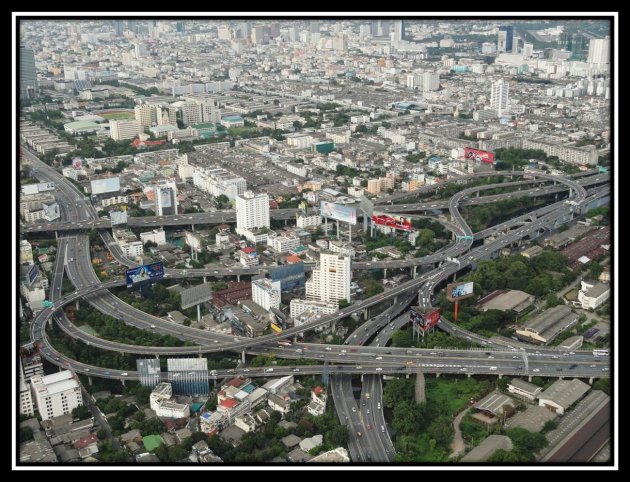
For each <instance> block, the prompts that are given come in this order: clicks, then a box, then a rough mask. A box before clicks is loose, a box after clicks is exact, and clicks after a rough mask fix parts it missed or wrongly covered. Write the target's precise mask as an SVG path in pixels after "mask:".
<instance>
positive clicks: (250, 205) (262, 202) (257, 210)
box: [236, 191, 271, 234]
mask: <svg viewBox="0 0 630 482" xmlns="http://www.w3.org/2000/svg"><path fill="white" fill-rule="evenodd" d="M270 226H271V224H270V223H269V196H268V195H267V194H264V193H262V194H254V193H253V192H252V191H245V192H244V193H243V194H239V195H238V196H236V232H237V233H239V234H240V231H243V230H246V231H249V230H251V229H255V228H269V227H270Z"/></svg>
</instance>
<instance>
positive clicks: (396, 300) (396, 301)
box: [394, 295, 398, 304]
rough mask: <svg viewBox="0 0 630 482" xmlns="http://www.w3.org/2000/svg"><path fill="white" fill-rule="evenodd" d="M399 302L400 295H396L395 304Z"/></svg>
mask: <svg viewBox="0 0 630 482" xmlns="http://www.w3.org/2000/svg"><path fill="white" fill-rule="evenodd" d="M396 303H398V295H396V296H394V304H396Z"/></svg>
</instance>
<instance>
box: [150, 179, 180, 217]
mask: <svg viewBox="0 0 630 482" xmlns="http://www.w3.org/2000/svg"><path fill="white" fill-rule="evenodd" d="M155 214H156V215H157V216H165V215H169V214H177V186H176V185H175V183H174V182H172V181H171V182H165V183H162V184H159V185H157V186H155Z"/></svg>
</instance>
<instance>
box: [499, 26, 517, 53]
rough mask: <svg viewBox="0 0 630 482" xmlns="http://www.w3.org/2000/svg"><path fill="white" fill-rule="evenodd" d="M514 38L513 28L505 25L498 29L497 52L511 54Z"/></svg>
mask: <svg viewBox="0 0 630 482" xmlns="http://www.w3.org/2000/svg"><path fill="white" fill-rule="evenodd" d="M513 38H514V27H512V26H511V25H505V26H501V27H499V40H498V43H497V52H499V53H501V52H512V46H513Z"/></svg>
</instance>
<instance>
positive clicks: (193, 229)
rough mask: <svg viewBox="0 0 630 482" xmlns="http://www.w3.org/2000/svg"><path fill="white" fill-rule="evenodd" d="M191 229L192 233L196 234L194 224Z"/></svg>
mask: <svg viewBox="0 0 630 482" xmlns="http://www.w3.org/2000/svg"><path fill="white" fill-rule="evenodd" d="M190 228H191V230H192V232H193V233H194V232H195V225H194V224H191V225H190Z"/></svg>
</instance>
